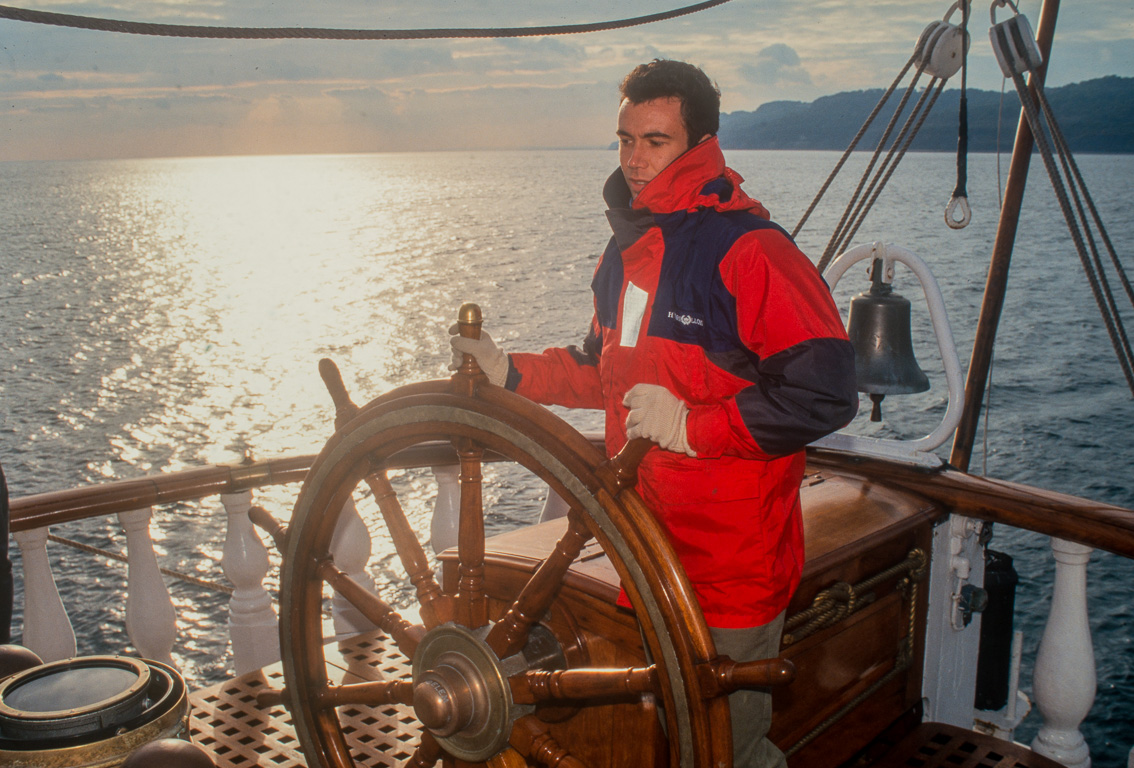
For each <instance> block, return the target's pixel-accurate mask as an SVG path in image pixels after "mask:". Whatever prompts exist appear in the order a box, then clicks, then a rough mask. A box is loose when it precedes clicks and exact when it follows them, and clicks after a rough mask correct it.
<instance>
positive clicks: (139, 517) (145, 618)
mask: <svg viewBox="0 0 1134 768" xmlns="http://www.w3.org/2000/svg"><path fill="white" fill-rule="evenodd" d="M152 516H153V510H152V509H151V508H150V507H143V508H141V509H133V510H130V511H129V512H119V513H118V522H119V523H121V524H122V529H123V530H124V531H126V563H127V568H126V634H128V635H129V636H130V641H131V642H132V643H134V647H135V648H137V649H138V653H139V654H141V655H142V657H143V658H146V659H153V660H154V661H160V662H164V663H165V664H173V657H172V656H171V655H170V652H171V651H172V650H173V642H174V640H176V639H177V614H176V612H175V611H174V610H173V601H172V600H171V599H170V597H169V590H168V589H167V588H166V586H165V581H164V580H163V579H162V577H161V570H160V569H159V568H158V563H157V555H155V554H154V542H153V539H152V538H151V537H150V518H151V517H152Z"/></svg>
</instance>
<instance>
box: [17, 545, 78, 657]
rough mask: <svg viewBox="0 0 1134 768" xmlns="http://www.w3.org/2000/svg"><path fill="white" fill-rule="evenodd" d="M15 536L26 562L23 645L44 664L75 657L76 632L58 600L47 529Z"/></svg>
mask: <svg viewBox="0 0 1134 768" xmlns="http://www.w3.org/2000/svg"><path fill="white" fill-rule="evenodd" d="M12 535H13V536H15V537H16V543H17V544H18V545H19V547H20V555H21V557H22V558H23V563H24V634H23V638H22V643H23V645H25V646H27V648H29V649H30V650H32V651H33V652H35V654H36V655H37V656H39V657H40V658H41V659H43V661H44V662H45V663H46V662H50V661H59V660H60V659H69V658H71V657H72V656H74V655H75V630H74V629H72V628H71V620H70V619H69V618H67V609H66V608H64V607H63V600H62V599H60V597H59V588H58V587H57V586H56V585H55V577H54V576H52V575H51V562H50V561H49V560H48V559H47V529H46V528H34V529H32V530H30V531H17V532H15V533H14V534H12Z"/></svg>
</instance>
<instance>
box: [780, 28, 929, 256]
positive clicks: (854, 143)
mask: <svg viewBox="0 0 1134 768" xmlns="http://www.w3.org/2000/svg"><path fill="white" fill-rule="evenodd" d="M916 58H917V51H916V50H915V51H914V52H913V55H911V56H910V58H909V61H907V62H906V65H905V66H904V67H902V71H901V72H899V73H898V76H897V77H895V78H894V82H892V83H890V87H889V88H887V89H886V92H885V93H884V94H882V98H881V99H879V100H878V103H877V104H875V105H874V110H873V111H871V113H870V115H869V116H868V117H867V118H866V122H864V123H863V124H862V127H861V128H859V129H858V133H856V134H855V135H854V138H853V139H851V143H850V144H849V145H848V146H847V148H846V151H844V152H843V156H842V157H840V158H839V162H837V163H835V167H834V169H833V170H832V171H831V173H830V175H828V176H827V180H826V181H825V182H823V186H822V187H820V188H819V192H818V193H817V194H816V195H815V199H814V200H812V201H811V205H809V206H807V210H806V211H804V213H803V216H802V217H801V218H800V219H799V223H798V224H796V225H795V229H793V230H792V231H791V236H792V237H793V238H794V237H795V236H796V235H798V234H799V230H801V229H803V225H804V224H805V223H807V219H809V218H810V217H811V214H812V213H813V212H814V211H815V206H817V205H819V201H820V200H822V199H823V195H825V194H826V193H827V188H828V187H830V186H831V182H832V181H834V180H835V177H836V176H838V175H839V171H841V170H842V169H843V165H844V164H845V163H846V162H847V158H849V157H850V155H851V152H853V151H854V148H855V147H857V146H858V142H859V141H861V140H862V137H863V136H864V135H865V134H866V130H867V129H868V128H869V127H870V125H871V123H873V122H874V118H876V117H877V116H878V113H879V112H881V111H882V107H884V106H885V105H886V102H887V101H889V100H890V96H892V95H893V93H894V91H895V89H897V87H898V83H899V82H901V80H902V78H903V77H905V76H906V72H908V71H909V69H910V67H911V66H913V63H914V60H915V59H916ZM903 98H904V99H908V98H909V96H905V97H903ZM904 105H905V101H904V100H903V102H902V104H901V105H899V109H898V111H899V112H900V111H901V107H902V106H904Z"/></svg>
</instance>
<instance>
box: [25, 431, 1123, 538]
mask: <svg viewBox="0 0 1134 768" xmlns="http://www.w3.org/2000/svg"><path fill="white" fill-rule="evenodd" d="M588 437H589V439H591V441H592V442H601V438H599V437H598V436H597V435H588ZM314 459H315V457H314V456H311V455H305V456H296V457H291V458H284V459H271V460H266V461H257V462H251V463H248V464H237V465H232V466H225V465H220V466H212V467H203V468H200V469H190V470H185V471H182V472H171V473H169V474H165V475H157V476H151V477H145V478H139V479H136V480H117V481H114V482H109V483H103V484H99V485H93V486H88V487H84V488H72V489H69V490H65V491H52V492H49V493H40V494H34V495H31V496H24V497H22V498H16V499H12V501H11V529H12V531H13V532H17V531H25V530H32V529H35V528H42V527H44V526H49V525H57V524H59V523H65V522H70V521H73V520H81V519H84V518H89V517H98V516H102V515H110V514H117V513H118V512H124V511H129V510H131V509H138V508H140V507H148V506H153V505H155V504H168V503H173V502H178V501H190V500H194V499H200V498H204V497H206V496H211V495H215V494H221V493H237V492H239V491H243V490H249V489H253V488H259V487H264V486H269V485H284V484H288V483H297V482H301V481H302V480H303V478H304V477H305V476H306V474H307V470H308V469H309V468H310V467H311V464H312V462H313V461H314ZM484 460H485V461H499V460H501V457H500V456H497V455H495V454H492V453H491V452H486V454H485V458H484ZM808 462H809V463H810V464H811V465H813V466H815V467H817V468H829V469H832V470H834V471H837V472H844V473H847V474H851V475H857V476H860V477H866V478H868V479H870V480H872V481H874V482H879V483H885V484H887V485H893V486H896V487H899V488H903V489H905V490H907V491H910V492H912V493H915V494H918V495H920V496H923V497H925V498H927V499H929V500H931V501H934V502H936V503H938V504H940V505H942V506H943V507H945V508H946V509H948V510H950V511H953V512H957V513H958V514H963V515H967V516H969V517H975V518H979V519H981V520H988V521H991V522H996V523H1003V524H1005V525H1011V526H1013V527H1016V528H1022V529H1024V530H1028V531H1035V532H1036V533H1041V534H1045V535H1047V536H1055V537H1057V538H1060V539H1065V540H1067V541H1075V542H1079V543H1081V544H1087V545H1089V546H1091V547H1095V548H1097V549H1103V550H1106V551H1108V552H1113V553H1114V554H1116V555H1121V556H1123V557H1128V558H1132V559H1134V510H1130V509H1126V508H1124V507H1119V506H1116V505H1113V504H1106V503H1103V502H1096V501H1090V500H1086V499H1081V498H1078V497H1075V496H1070V495H1067V494H1062V493H1056V492H1054V491H1045V490H1041V489H1038V488H1033V487H1030V486H1027V485H1022V484H1020V483H1012V482H1009V481H1006V480H994V479H990V478H985V477H979V476H976V475H970V474H966V473H964V472H960V471H958V470H956V469H951V468H946V469H942V470H932V471H929V470H924V469H919V468H915V467H910V466H907V465H903V464H898V463H894V462H888V461H884V460H881V459H867V458H862V457H857V456H853V455H849V454H842V453H838V452H835V451H826V450H822V449H811V450H810V451H809V452H808ZM456 463H457V454H456V451H455V450H454V449H453V447H452V446H451V445H449V444H448V443H443V442H438V443H430V444H423V445H418V446H414V447H412V448H410V449H407V450H405V451H400V452H399V453H397V454H395V455H394V456H392V457H391V458H390V460H389V461H387V462H386V466H387V467H389V468H391V469H406V468H412V467H430V466H441V465H445V464H456Z"/></svg>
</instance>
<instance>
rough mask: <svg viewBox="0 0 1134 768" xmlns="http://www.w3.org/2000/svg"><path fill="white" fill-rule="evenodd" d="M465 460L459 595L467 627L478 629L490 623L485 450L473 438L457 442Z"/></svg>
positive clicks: (459, 451)
mask: <svg viewBox="0 0 1134 768" xmlns="http://www.w3.org/2000/svg"><path fill="white" fill-rule="evenodd" d="M457 455H458V456H460V459H461V475H460V485H461V520H460V526H459V529H458V541H457V559H458V560H459V561H460V566H459V567H458V573H459V575H460V580H459V581H458V583H457V594H458V597H459V599H460V601H461V607H460V610H461V611H463V612H464V618H465V624H466V626H468V627H470V628H472V629H477V628H478V627H483V626H484V625H485V624H487V623H488V599H487V597H486V596H485V594H484V502H483V489H482V487H481V461H480V460H481V457H482V456H483V455H484V451H483V450H482V449H481V448H480V447H479V446H478V445H476V444H475V443H473V442H472V441H471V440H463V439H462V440H458V441H457Z"/></svg>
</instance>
